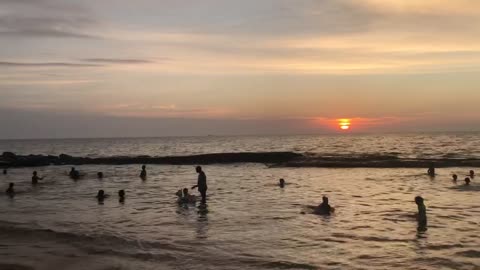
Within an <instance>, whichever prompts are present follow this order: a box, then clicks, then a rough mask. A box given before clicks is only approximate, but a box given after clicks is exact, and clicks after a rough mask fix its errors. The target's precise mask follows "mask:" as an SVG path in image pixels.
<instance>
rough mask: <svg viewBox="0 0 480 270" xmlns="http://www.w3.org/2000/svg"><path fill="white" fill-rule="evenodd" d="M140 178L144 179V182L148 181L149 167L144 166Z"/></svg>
mask: <svg viewBox="0 0 480 270" xmlns="http://www.w3.org/2000/svg"><path fill="white" fill-rule="evenodd" d="M140 178H142V180H146V179H147V166H145V165H142V171H141V172H140Z"/></svg>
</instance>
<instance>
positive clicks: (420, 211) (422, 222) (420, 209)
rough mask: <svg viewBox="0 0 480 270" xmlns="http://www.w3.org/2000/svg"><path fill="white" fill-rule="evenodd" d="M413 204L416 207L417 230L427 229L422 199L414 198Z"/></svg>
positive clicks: (425, 209)
mask: <svg viewBox="0 0 480 270" xmlns="http://www.w3.org/2000/svg"><path fill="white" fill-rule="evenodd" d="M415 203H416V204H417V206H418V216H417V221H418V229H419V230H425V229H426V228H427V208H426V206H425V204H424V203H423V198H422V197H420V196H417V197H415Z"/></svg>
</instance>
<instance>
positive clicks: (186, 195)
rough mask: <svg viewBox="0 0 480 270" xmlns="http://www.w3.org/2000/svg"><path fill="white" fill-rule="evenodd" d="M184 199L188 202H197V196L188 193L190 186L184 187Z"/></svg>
mask: <svg viewBox="0 0 480 270" xmlns="http://www.w3.org/2000/svg"><path fill="white" fill-rule="evenodd" d="M183 200H184V201H185V202H186V203H195V202H197V197H195V195H191V194H189V193H188V188H184V189H183Z"/></svg>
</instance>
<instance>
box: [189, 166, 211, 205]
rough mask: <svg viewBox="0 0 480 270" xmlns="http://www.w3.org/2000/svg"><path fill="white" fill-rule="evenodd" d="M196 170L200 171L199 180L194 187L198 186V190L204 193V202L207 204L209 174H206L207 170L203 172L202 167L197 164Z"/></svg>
mask: <svg viewBox="0 0 480 270" xmlns="http://www.w3.org/2000/svg"><path fill="white" fill-rule="evenodd" d="M195 170H196V172H197V173H198V180H197V184H196V185H195V186H193V187H192V189H194V188H198V192H200V194H201V195H202V204H205V203H206V202H207V189H208V187H207V175H205V172H203V170H202V167H200V166H197V167H196V168H195Z"/></svg>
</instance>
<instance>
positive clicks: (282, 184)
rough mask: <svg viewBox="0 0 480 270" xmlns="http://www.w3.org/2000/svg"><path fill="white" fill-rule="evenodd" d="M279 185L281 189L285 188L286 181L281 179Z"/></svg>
mask: <svg viewBox="0 0 480 270" xmlns="http://www.w3.org/2000/svg"><path fill="white" fill-rule="evenodd" d="M278 184H279V185H280V187H284V186H285V179H283V178H280V180H278Z"/></svg>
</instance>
